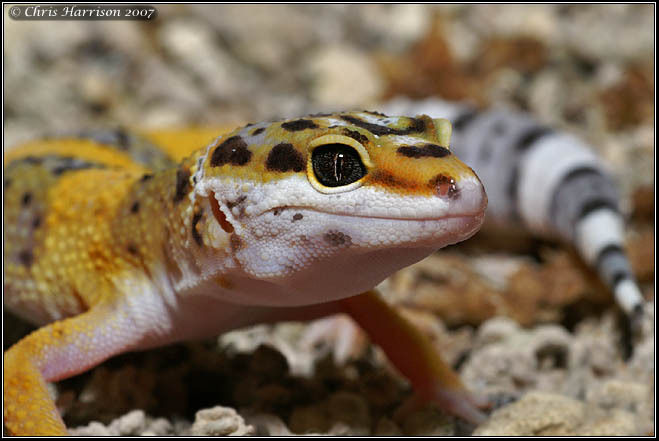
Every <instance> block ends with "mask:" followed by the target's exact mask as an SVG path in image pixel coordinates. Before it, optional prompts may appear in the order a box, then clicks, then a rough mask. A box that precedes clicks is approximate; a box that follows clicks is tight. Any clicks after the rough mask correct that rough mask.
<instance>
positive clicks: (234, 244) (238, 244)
mask: <svg viewBox="0 0 659 441" xmlns="http://www.w3.org/2000/svg"><path fill="white" fill-rule="evenodd" d="M229 242H230V243H231V251H233V252H234V253H235V252H236V251H239V250H240V249H241V248H242V247H243V242H242V240H240V237H238V235H237V234H232V235H231V238H230V239H229Z"/></svg>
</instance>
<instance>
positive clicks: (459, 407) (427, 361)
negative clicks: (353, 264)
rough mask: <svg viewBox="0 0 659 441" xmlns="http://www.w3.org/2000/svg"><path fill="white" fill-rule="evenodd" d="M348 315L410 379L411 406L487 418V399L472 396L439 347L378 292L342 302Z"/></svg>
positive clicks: (475, 420) (471, 419) (473, 419)
mask: <svg viewBox="0 0 659 441" xmlns="http://www.w3.org/2000/svg"><path fill="white" fill-rule="evenodd" d="M339 302H340V305H341V308H342V309H343V310H344V311H345V312H346V313H348V314H349V315H350V316H351V317H352V318H353V319H354V320H355V321H356V322H357V323H358V324H359V326H361V327H362V328H363V329H364V330H365V331H366V333H367V334H368V335H369V337H370V338H371V340H372V341H373V342H374V343H376V344H377V345H378V346H380V347H381V348H382V349H383V350H384V352H385V353H386V354H387V358H388V359H389V361H391V363H392V364H393V365H394V366H396V368H397V369H398V370H399V371H400V372H401V373H402V374H403V375H404V376H405V377H407V378H408V379H409V380H410V382H411V383H412V386H413V388H414V392H415V396H414V397H413V400H412V401H411V402H410V404H411V405H412V406H414V405H416V404H423V403H428V402H433V403H436V404H438V405H439V406H440V407H441V408H442V409H444V410H446V411H447V412H450V413H452V414H454V415H458V416H460V417H462V418H464V419H465V420H467V421H469V422H471V423H474V424H480V423H482V422H483V421H485V418H486V417H485V415H484V414H483V413H482V412H481V411H480V410H479V408H485V407H488V406H489V403H488V402H487V400H485V399H482V398H479V397H477V396H474V395H472V394H471V393H470V392H469V391H467V389H466V388H465V387H464V385H463V384H462V382H461V381H460V378H458V376H457V375H456V373H455V372H454V371H453V370H452V369H451V367H450V366H449V365H448V364H447V363H446V362H445V361H444V360H443V359H442V357H441V355H439V353H438V352H437V348H436V347H434V346H433V345H432V343H431V342H430V340H429V339H428V338H426V337H425V336H424V335H423V334H422V333H421V332H419V330H418V329H416V328H415V327H414V326H413V325H412V324H411V323H409V322H408V321H407V320H406V319H405V318H403V317H402V316H401V315H400V314H398V313H397V312H396V311H395V310H394V309H393V308H392V307H391V306H389V305H388V304H387V303H386V302H385V301H384V300H382V299H381V298H380V296H379V295H378V294H377V292H375V291H368V292H365V293H363V294H360V295H358V296H354V297H349V298H346V299H343V300H340V301H339Z"/></svg>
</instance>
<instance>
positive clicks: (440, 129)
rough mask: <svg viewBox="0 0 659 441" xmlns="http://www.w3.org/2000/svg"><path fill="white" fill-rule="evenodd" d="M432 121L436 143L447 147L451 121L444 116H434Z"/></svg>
mask: <svg viewBox="0 0 659 441" xmlns="http://www.w3.org/2000/svg"><path fill="white" fill-rule="evenodd" d="M433 122H434V123H435V132H436V134H437V144H439V145H440V146H442V147H446V148H449V146H450V145H451V133H452V132H453V126H452V125H451V121H449V120H448V119H446V118H435V119H433Z"/></svg>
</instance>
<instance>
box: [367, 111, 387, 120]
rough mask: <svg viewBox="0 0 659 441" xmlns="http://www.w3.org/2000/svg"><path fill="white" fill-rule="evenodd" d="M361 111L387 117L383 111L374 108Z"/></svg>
mask: <svg viewBox="0 0 659 441" xmlns="http://www.w3.org/2000/svg"><path fill="white" fill-rule="evenodd" d="M362 113H370V114H371V115H375V116H382V117H385V118H386V117H387V115H385V114H384V113H381V112H377V111H375V110H362Z"/></svg>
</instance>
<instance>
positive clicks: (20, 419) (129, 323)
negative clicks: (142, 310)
mask: <svg viewBox="0 0 659 441" xmlns="http://www.w3.org/2000/svg"><path fill="white" fill-rule="evenodd" d="M134 311H135V309H134V308H133V307H131V302H129V301H126V300H125V299H123V298H120V297H117V298H114V299H106V300H102V301H101V302H99V303H98V304H96V305H95V306H93V307H92V308H91V309H90V310H88V311H87V312H85V313H83V314H80V315H78V316H75V317H72V318H68V319H65V320H60V321H56V322H53V323H50V324H48V325H46V326H44V327H42V328H39V329H38V330H36V331H34V332H33V333H31V334H29V335H28V336H26V337H25V338H23V339H22V340H21V341H19V342H18V343H16V344H15V345H14V346H12V347H11V348H10V349H9V350H7V351H6V352H5V354H4V383H3V385H4V399H5V402H4V423H5V427H6V428H7V430H8V432H9V433H10V434H12V435H67V434H68V433H67V431H66V427H65V425H64V423H63V421H62V418H61V416H60V415H59V413H58V411H57V408H56V407H55V403H54V402H53V400H52V399H51V398H50V396H49V393H48V390H47V388H46V382H48V381H57V380H61V379H65V378H68V377H71V376H73V375H76V374H78V373H81V372H84V371H86V370H88V369H91V368H92V367H94V366H96V365H98V364H99V363H101V362H103V361H104V360H106V359H107V358H109V357H112V356H114V355H117V354H120V353H122V352H126V351H128V350H132V349H135V348H136V347H139V346H140V345H142V344H144V343H145V342H147V341H148V340H149V338H150V337H149V336H148V335H147V334H148V332H146V328H145V326H144V325H143V324H142V325H140V323H139V320H136V318H138V317H136V315H135V313H134Z"/></svg>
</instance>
